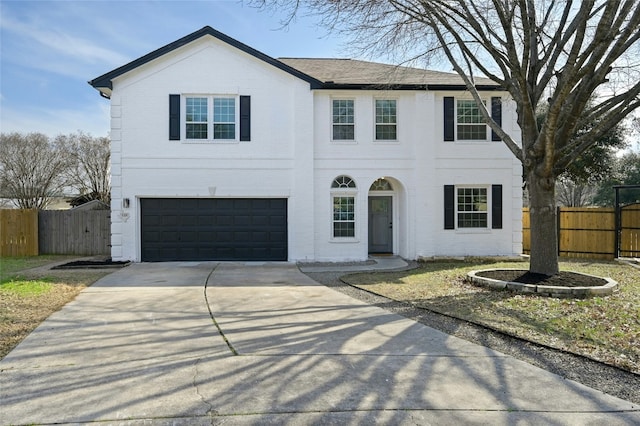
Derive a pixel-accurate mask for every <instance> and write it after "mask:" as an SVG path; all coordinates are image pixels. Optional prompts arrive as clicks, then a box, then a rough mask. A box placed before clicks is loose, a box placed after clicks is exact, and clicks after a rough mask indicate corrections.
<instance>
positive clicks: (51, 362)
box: [0, 263, 640, 425]
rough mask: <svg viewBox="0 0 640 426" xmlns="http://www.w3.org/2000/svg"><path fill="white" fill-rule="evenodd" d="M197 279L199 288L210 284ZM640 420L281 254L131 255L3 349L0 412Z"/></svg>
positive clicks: (96, 417)
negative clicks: (138, 259) (244, 259)
mask: <svg viewBox="0 0 640 426" xmlns="http://www.w3.org/2000/svg"><path fill="white" fill-rule="evenodd" d="M205 287H206V288H205ZM90 422H103V423H100V424H125V425H138V424H140V425H142V424H145V425H147V424H153V425H165V424H166V425H176V424H185V425H186V424H188V425H194V424H195V425H199V424H203V425H204V424H207V425H208V424H230V425H246V424H278V425H280V424H292V425H297V424H375V423H378V424H473V423H476V424H505V425H506V424H516V423H518V424H608V425H615V424H621V425H626V424H629V425H631V424H639V423H640V407H639V406H638V405H636V404H633V403H631V402H627V401H624V400H621V399H618V398H614V397H612V396H609V395H606V394H603V393H601V392H599V391H596V390H593V389H590V388H587V387H585V386H583V385H580V384H578V383H575V382H572V381H569V380H564V379H563V378H561V377H559V376H556V375H553V374H551V373H548V372H547V371H544V370H541V369H539V368H536V367H533V366H531V365H529V364H526V363H524V362H522V361H518V360H516V359H513V358H511V357H508V356H505V355H503V354H501V353H498V352H495V351H493V350H490V349H487V348H485V347H482V346H478V345H475V344H472V343H469V342H466V341H464V340H460V339H458V338H455V337H452V336H449V335H446V334H444V333H441V332H439V331H436V330H433V329H431V328H429V327H426V326H423V325H421V324H418V323H415V322H414V321H411V320H409V319H406V318H404V317H401V316H398V315H395V314H391V313H389V312H387V311H385V310H382V309H379V308H376V307H372V306H369V305H366V304H364V303H362V302H360V301H358V300H355V299H352V298H350V297H348V296H346V295H343V294H342V293H338V292H336V291H334V290H332V289H330V288H327V287H324V286H322V285H319V284H317V283H316V282H314V281H312V280H311V279H310V278H308V277H307V276H305V275H303V274H302V273H300V272H299V271H298V269H297V268H296V267H295V266H294V265H290V264H284V263H282V264H278V263H276V264H259V263H249V264H243V263H220V264H216V263H154V264H134V265H131V266H129V267H127V268H124V269H122V270H119V271H117V272H115V273H113V274H111V275H108V276H106V277H105V278H103V279H101V280H100V281H99V282H97V283H96V284H94V285H93V286H92V287H90V288H87V289H86V290H85V291H83V292H82V293H81V294H80V295H79V296H78V298H77V299H76V300H75V301H73V302H71V303H69V304H68V305H67V306H65V307H64V308H63V309H62V310H61V311H59V312H57V313H55V314H53V315H52V316H51V317H50V318H49V319H47V320H46V321H45V322H44V323H43V324H42V325H41V326H40V327H38V328H37V329H36V330H35V331H34V332H33V333H32V334H31V335H30V336H29V337H28V338H27V339H25V340H24V341H23V342H22V343H21V344H20V345H19V346H18V347H17V348H16V349H15V350H14V351H13V352H11V353H10V354H9V355H7V357H5V359H4V360H2V361H1V362H0V423H1V424H33V423H36V424H52V423H55V424H65V423H90Z"/></svg>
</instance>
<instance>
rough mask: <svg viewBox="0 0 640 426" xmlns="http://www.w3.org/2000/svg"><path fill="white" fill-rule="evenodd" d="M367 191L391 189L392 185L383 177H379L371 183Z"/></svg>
mask: <svg viewBox="0 0 640 426" xmlns="http://www.w3.org/2000/svg"><path fill="white" fill-rule="evenodd" d="M369 191H393V187H392V186H391V183H390V182H389V181H388V180H386V179H385V178H379V179H377V180H376V181H375V182H373V183H372V184H371V187H370V188H369Z"/></svg>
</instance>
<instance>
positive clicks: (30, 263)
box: [0, 256, 113, 358]
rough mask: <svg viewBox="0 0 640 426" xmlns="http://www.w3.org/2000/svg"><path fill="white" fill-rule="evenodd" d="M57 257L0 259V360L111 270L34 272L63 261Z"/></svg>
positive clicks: (45, 269) (47, 270)
mask: <svg viewBox="0 0 640 426" xmlns="http://www.w3.org/2000/svg"><path fill="white" fill-rule="evenodd" d="M64 259H65V257H60V256H55V257H52V256H46V257H45V256H36V257H33V258H13V259H12V258H2V260H1V262H2V263H1V264H2V279H1V280H0V358H4V356H5V355H7V354H8V353H9V352H10V351H11V350H12V349H13V348H14V347H15V346H16V345H18V343H20V342H21V341H22V340H23V339H24V338H25V337H27V335H29V333H31V331H33V329H35V328H36V327H37V326H38V325H39V324H40V323H41V322H42V321H44V320H45V319H46V318H47V317H48V316H49V315H51V314H52V313H53V312H56V311H57V310H59V309H60V308H62V307H63V306H64V305H66V304H67V303H68V302H70V301H71V300H73V299H74V298H75V297H76V296H77V295H78V293H80V292H81V291H82V290H83V289H84V288H86V287H87V286H89V285H91V284H93V283H94V282H95V281H97V280H98V279H99V278H101V277H103V276H105V275H107V274H109V273H111V272H113V271H112V270H58V271H53V270H50V269H48V268H44V267H41V268H36V269H28V268H34V267H38V266H42V265H46V264H48V263H51V262H52V261H60V260H64Z"/></svg>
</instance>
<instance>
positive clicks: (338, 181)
mask: <svg viewBox="0 0 640 426" xmlns="http://www.w3.org/2000/svg"><path fill="white" fill-rule="evenodd" d="M355 187H356V183H355V182H354V181H353V179H351V178H350V177H349V176H345V175H342V176H338V177H337V178H335V179H334V180H333V183H331V188H355Z"/></svg>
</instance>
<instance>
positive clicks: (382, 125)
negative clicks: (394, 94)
mask: <svg viewBox="0 0 640 426" xmlns="http://www.w3.org/2000/svg"><path fill="white" fill-rule="evenodd" d="M397 125H398V120H397V105H396V100H395V99H376V140H377V141H381V140H392V141H393V140H397V139H398V135H397V130H398V129H397Z"/></svg>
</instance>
